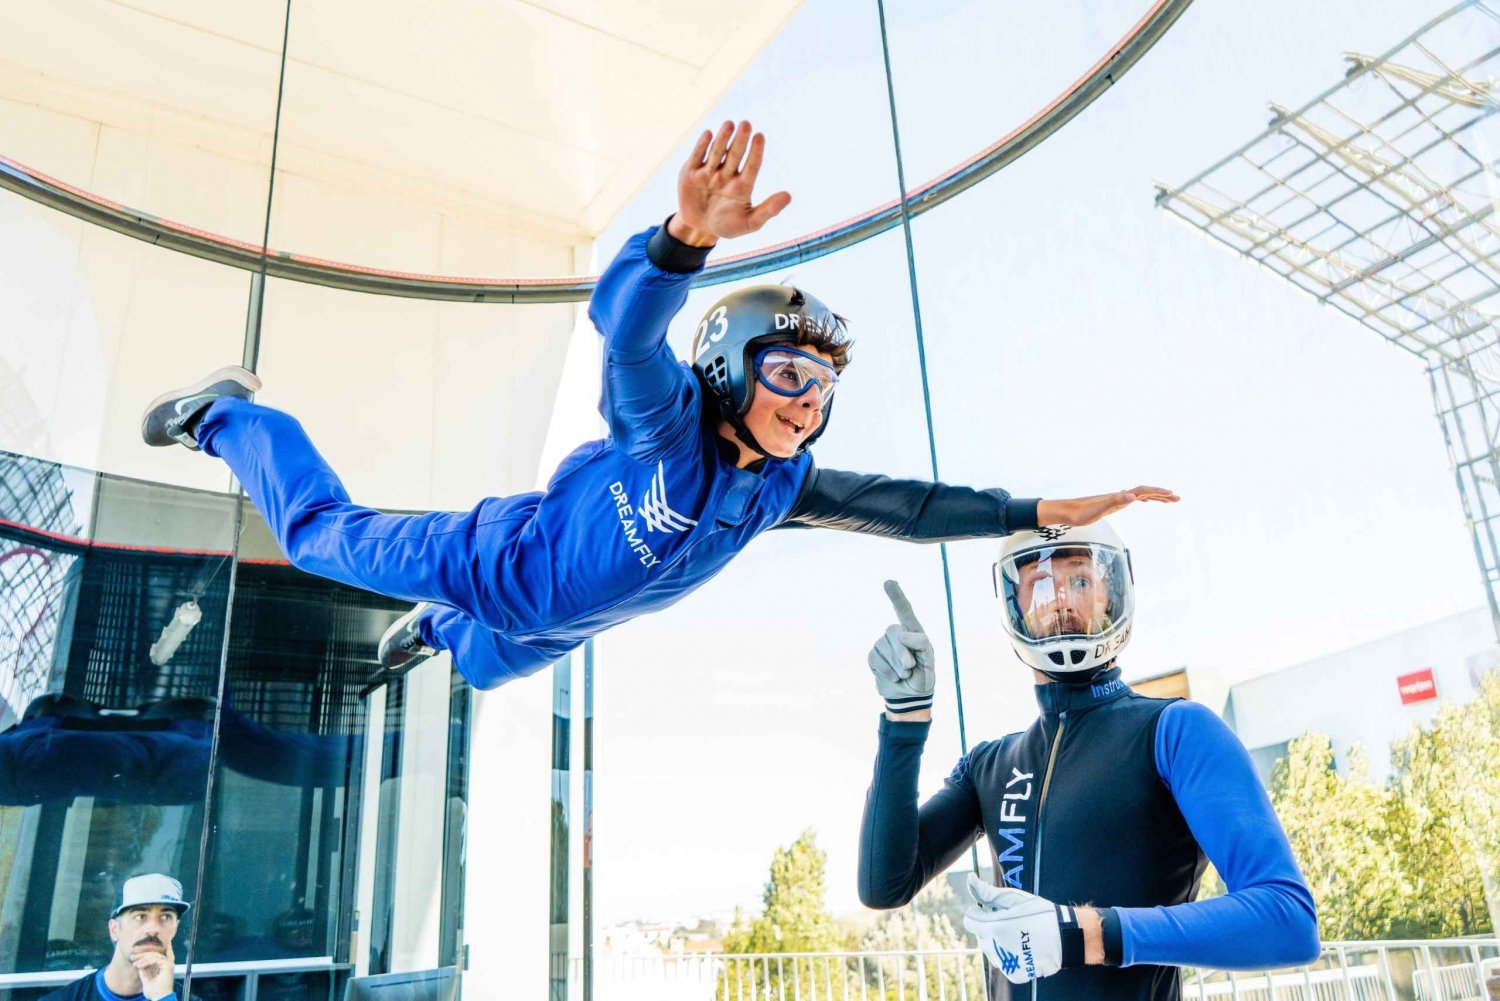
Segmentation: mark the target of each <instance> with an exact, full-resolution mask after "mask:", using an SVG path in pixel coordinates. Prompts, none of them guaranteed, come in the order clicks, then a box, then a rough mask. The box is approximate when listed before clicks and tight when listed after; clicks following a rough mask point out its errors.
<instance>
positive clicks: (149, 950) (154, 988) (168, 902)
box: [41, 872, 192, 1001]
mask: <svg viewBox="0 0 1500 1001" xmlns="http://www.w3.org/2000/svg"><path fill="white" fill-rule="evenodd" d="M191 906H192V904H190V903H188V902H187V901H185V900H183V899H182V884H181V883H179V882H177V880H175V879H173V878H172V877H171V876H164V875H162V874H161V873H159V872H152V873H146V874H144V875H140V876H131V877H130V878H129V879H127V880H126V881H125V883H124V885H122V886H121V887H120V895H119V897H118V898H116V900H115V909H114V910H113V911H111V912H110V915H109V937H110V938H111V939H112V940H113V941H114V943H115V952H114V955H113V956H111V957H110V960H109V963H108V964H106V965H105V966H104V968H103V969H100V970H95V971H94V972H92V973H89V974H88V975H86V976H83V977H79V978H78V979H77V980H75V981H73V982H72V983H71V984H67V985H66V986H63V987H59V988H58V989H57V990H55V991H52V992H51V993H49V994H45V995H43V996H42V999H41V1001H142V999H144V1001H163V999H167V998H170V999H172V1001H176V998H177V989H176V985H175V984H174V983H173V981H172V969H173V966H174V964H175V962H176V960H175V958H174V956H173V955H172V939H173V938H175V937H176V935H177V925H178V922H179V921H180V920H181V919H182V915H184V914H186V913H187V911H188V908H189V907H191Z"/></svg>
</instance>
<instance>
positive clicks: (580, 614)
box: [142, 122, 1176, 688]
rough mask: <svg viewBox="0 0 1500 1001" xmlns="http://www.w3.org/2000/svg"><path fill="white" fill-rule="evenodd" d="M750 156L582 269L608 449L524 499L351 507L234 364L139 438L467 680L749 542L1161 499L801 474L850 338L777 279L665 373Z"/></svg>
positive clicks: (915, 529)
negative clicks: (358, 592)
mask: <svg viewBox="0 0 1500 1001" xmlns="http://www.w3.org/2000/svg"><path fill="white" fill-rule="evenodd" d="M764 150H765V138H764V137H763V136H761V135H758V134H757V135H753V136H752V132H751V128H750V123H749V122H741V123H740V124H739V126H738V127H735V126H734V124H733V123H731V122H725V123H724V125H723V126H722V127H721V128H720V129H719V131H718V132H717V134H713V133H709V132H705V133H703V134H702V135H701V136H700V137H699V139H698V143H697V145H696V146H695V147H694V149H693V152H692V154H691V155H690V156H689V158H688V162H687V163H686V164H685V165H684V167H683V168H682V172H681V174H680V176H679V181H678V210H677V213H676V214H675V215H673V216H672V217H671V218H670V219H668V221H667V223H666V224H665V225H664V226H662V227H659V228H654V229H651V230H648V231H646V232H645V233H641V234H639V235H637V236H635V237H633V238H632V239H630V240H629V241H628V242H627V243H626V244H625V247H624V248H623V249H622V250H621V251H620V254H619V255H618V256H617V257H616V258H615V260H614V262H613V263H612V264H611V265H610V266H609V268H608V270H606V271H605V273H604V274H603V275H602V276H601V277H600V279H599V283H598V285H597V287H596V288H595V291H594V295H593V299H592V301H591V302H590V304H589V316H590V318H591V319H592V320H593V322H594V325H595V326H596V327H597V328H598V329H599V331H600V332H601V333H602V334H603V336H604V386H603V394H602V399H601V401H600V412H601V414H602V415H603V416H604V419H605V421H606V423H607V425H608V428H609V437H607V438H605V439H603V440H601V441H593V442H588V443H587V444H584V445H582V446H580V447H579V448H578V449H576V450H575V451H574V452H573V453H572V454H571V455H569V456H568V457H567V458H566V459H564V460H563V462H562V464H561V465H560V466H559V467H558V469H557V472H556V473H555V474H554V475H553V477H552V480H551V482H549V483H548V485H547V489H546V490H545V491H540V492H535V493H525V494H518V495H515V496H511V497H491V498H488V499H486V500H483V501H481V502H480V503H479V505H478V506H477V507H475V508H474V509H473V510H471V511H466V512H457V513H448V512H432V513H427V514H415V515H391V514H381V513H379V512H376V511H373V510H371V509H369V508H363V507H359V506H357V505H355V504H353V503H351V502H350V499H349V496H348V494H347V493H346V491H345V490H344V487H343V485H342V484H341V483H340V482H339V480H338V477H337V476H336V475H335V474H334V472H333V471H332V470H331V469H330V468H329V467H328V465H327V463H325V462H324V461H323V458H322V457H321V456H320V455H319V454H318V453H317V451H316V449H314V447H313V445H312V443H311V442H310V441H309V440H308V438H307V435H306V434H305V433H304V432H303V430H302V428H301V426H300V425H299V424H298V423H297V422H296V420H295V419H294V418H292V417H290V416H289V415H287V414H284V413H281V412H279V411H276V410H272V409H271V408H269V407H263V406H259V405H257V404H255V403H252V402H251V398H252V396H253V395H254V392H255V390H257V389H259V388H260V380H259V379H258V378H256V376H255V375H254V374H252V373H250V372H248V371H246V370H245V369H242V368H238V367H230V368H226V369H220V370H219V371H217V372H214V373H212V374H210V375H209V376H207V377H206V378H204V379H201V380H199V381H198V382H197V383H195V384H193V385H190V386H187V387H183V388H182V389H177V390H173V391H170V392H168V393H164V394H163V395H162V396H160V397H158V398H157V399H156V400H155V401H153V402H152V404H151V405H150V406H149V407H148V408H147V411H146V414H145V416H144V419H143V422H142V435H143V437H144V438H145V440H146V442H147V443H148V444H151V445H171V444H173V443H174V442H180V443H182V444H184V445H187V446H188V447H189V448H194V449H201V450H202V451H204V452H207V453H208V454H209V455H212V456H216V457H218V458H221V459H223V460H224V461H225V462H226V463H228V464H229V467H230V468H231V469H232V470H233V471H234V474H235V476H236V477H237V478H238V479H239V481H240V483H242V484H243V485H244V488H245V491H246V492H247V493H248V494H249V496H250V499H251V500H252V501H253V502H254V503H255V506H256V508H258V509H259V510H260V512H261V514H262V515H263V516H264V517H265V519H266V523H267V524H268V525H269V527H270V529H271V532H272V534H273V535H274V536H275V538H276V540H277V542H278V544H279V545H280V546H281V548H282V551H283V552H284V553H286V555H287V558H288V559H289V560H290V561H291V562H292V564H293V565H294V566H297V567H299V568H300V569H302V570H305V571H307V572H309V573H313V574H317V575H319V576H323V577H328V578H330V579H333V580H337V581H340V582H342V583H345V584H349V585H351V586H354V587H359V588H365V589H367V590H371V591H375V592H378V593H380V594H385V595H389V596H391V597H396V598H401V599H405V600H410V601H416V602H420V603H421V604H419V605H418V606H417V607H416V608H414V609H413V610H412V611H411V612H410V613H408V614H407V615H405V616H403V617H402V618H401V619H399V620H398V621H397V622H396V623H395V625H393V626H392V628H391V630H390V631H388V632H387V634H386V637H385V639H384V640H382V643H381V650H380V655H379V656H380V660H381V663H382V664H383V666H385V667H387V668H391V669H397V668H403V667H406V666H409V665H410V664H411V663H413V662H415V660H416V659H417V658H419V657H423V656H426V655H430V654H431V653H432V652H433V651H434V650H437V649H446V650H449V651H450V652H451V653H452V655H453V660H454V664H455V666H456V667H457V668H458V670H459V671H460V672H461V673H462V674H463V675H464V677H465V678H466V679H468V681H469V682H470V683H471V684H473V685H475V686H476V687H479V688H493V687H495V686H497V685H501V684H503V683H505V682H506V681H508V680H510V679H512V678H516V677H521V676H524V675H528V674H531V673H533V672H535V671H537V670H539V669H541V668H542V667H544V666H546V665H547V664H549V663H551V662H552V661H554V660H557V659H558V658H559V657H562V656H563V655H564V654H566V653H567V652H568V651H569V650H572V649H574V648H575V647H577V646H578V645H580V644H581V643H582V642H583V641H584V640H586V639H588V638H589V637H591V636H594V635H596V634H598V633H600V632H602V631H603V630H605V629H607V628H609V627H610V626H612V625H615V624H616V623H619V622H624V621H626V620H628V619H631V618H634V617H635V616H637V615H641V614H643V613H646V612H652V611H656V610H658V609H661V608H665V607H667V606H669V605H671V604H674V603H675V602H676V601H677V600H678V599H679V598H681V597H682V596H683V595H685V594H687V593H688V592H690V591H692V590H693V589H695V588H697V587H698V586H699V585H701V584H703V583H704V582H705V581H707V580H708V579H709V578H710V577H712V576H713V575H714V574H716V573H718V572H719V571H720V570H721V569H723V568H724V566H725V565H726V564H727V563H728V562H729V561H730V560H731V559H733V558H734V556H735V555H736V554H738V553H739V552H740V550H741V549H743V548H744V547H745V546H746V545H747V544H748V543H749V542H750V540H751V539H753V538H755V536H757V535H759V534H760V533H761V532H763V531H765V530H766V529H769V528H774V527H778V526H801V527H807V526H821V527H828V528H837V529H841V530H844V531H856V532H865V533H870V534H876V535H886V536H890V537H895V538H902V539H911V540H917V541H926V542H935V541H939V540H944V539H957V538H971V537H978V536H997V535H1005V534H1007V533H1009V532H1011V531H1013V530H1016V529H1022V528H1031V527H1034V526H1035V525H1036V524H1037V518H1038V507H1039V506H1040V508H1041V517H1042V518H1043V519H1045V520H1047V521H1066V522H1069V523H1072V524H1086V523H1088V522H1090V521H1093V520H1095V519H1097V518H1100V517H1103V516H1104V515H1105V514H1107V513H1109V512H1110V511H1113V510H1117V509H1119V508H1121V507H1123V506H1125V505H1127V504H1129V503H1131V502H1133V501H1135V500H1161V501H1172V500H1176V497H1175V496H1174V495H1173V494H1172V493H1171V492H1170V491H1167V490H1161V489H1159V488H1154V487H1139V488H1137V489H1136V490H1134V491H1122V492H1120V493H1114V494H1104V495H1100V496H1095V497H1085V498H1079V499H1075V500H1065V501H1037V500H1017V499H1013V498H1012V497H1011V496H1010V495H1009V494H1008V493H1006V492H1005V491H1003V490H998V489H996V490H973V489H969V488H967V487H950V486H947V485H944V484H941V483H928V482H920V481H897V480H891V479H888V478H886V477H881V476H868V475H863V474H853V473H841V472H838V471H835V470H818V469H816V468H814V466H813V463H812V458H811V456H810V455H808V453H807V447H808V445H810V444H811V443H812V441H813V440H814V439H816V438H817V437H818V435H820V434H821V433H822V431H823V430H824V427H825V426H826V422H827V420H828V415H829V412H830V409H831V406H832V397H833V393H834V390H835V389H836V387H837V385H838V380H839V373H840V372H841V371H842V369H843V368H844V366H845V364H847V362H848V350H849V341H848V338H847V336H846V334H845V325H844V321H843V319H842V318H840V317H839V316H837V315H836V314H834V313H833V312H831V311H830V310H829V309H828V308H827V307H826V306H824V305H823V304H822V303H821V302H819V301H818V300H817V299H815V298H813V297H812V296H810V295H807V294H805V293H804V292H802V291H800V290H798V289H795V288H790V287H786V286H776V285H772V286H756V287H751V288H744V289H740V290H738V291H736V292H733V293H731V294H730V295H728V296H726V297H724V298H723V299H721V300H720V301H719V302H717V303H715V305H714V306H713V307H712V308H711V309H710V310H709V311H708V314H707V315H706V316H705V317H704V319H703V322H702V323H701V324H700V325H699V327H698V331H697V336H696V338H695V341H694V351H693V365H692V367H691V368H689V367H688V366H685V365H683V364H681V363H680V362H679V361H677V359H676V358H675V357H674V356H673V355H672V353H671V352H670V350H669V349H668V348H667V344H666V335H667V326H668V324H669V323H670V321H671V320H672V318H673V316H675V315H676V313H677V312H678V311H679V310H680V309H681V308H682V305H683V303H684V301H685V300H686V298H687V294H688V290H689V288H690V287H691V286H692V283H693V279H694V277H695V276H696V275H697V274H698V273H699V272H700V271H701V270H702V268H703V263H704V261H705V259H706V258H707V256H708V252H709V250H710V249H711V248H712V247H713V246H714V244H715V243H717V241H718V240H720V239H727V238H731V237H735V236H741V235H744V234H746V233H753V232H755V231H756V230H758V229H760V228H761V226H763V225H765V223H766V222H767V221H768V220H770V219H771V218H772V217H773V216H775V215H776V214H777V213H779V212H780V211H781V210H782V209H784V208H785V207H786V206H787V204H788V203H789V202H790V201H791V196H790V195H788V194H787V193H786V192H778V193H777V194H774V195H772V196H771V197H769V198H767V199H765V200H764V201H763V202H761V203H759V204H755V203H754V202H753V201H752V199H751V194H752V190H753V188H754V185H755V178H756V174H757V173H758V172H759V170H760V165H761V160H762V157H763V155H764Z"/></svg>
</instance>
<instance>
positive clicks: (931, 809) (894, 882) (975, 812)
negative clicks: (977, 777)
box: [859, 713, 985, 908]
mask: <svg viewBox="0 0 1500 1001" xmlns="http://www.w3.org/2000/svg"><path fill="white" fill-rule="evenodd" d="M931 729H932V724H931V723H930V722H923V723H895V722H892V721H891V720H890V719H888V718H886V716H885V714H884V713H881V715H880V748H879V750H878V751H877V752H876V754H875V777H874V779H873V780H872V781H871V783H870V791H869V793H868V794H867V795H866V796H865V815H864V820H863V822H862V823H861V824H860V830H859V899H860V902H861V903H863V904H864V905H865V906H866V907H876V908H889V907H900V906H902V905H903V904H905V903H907V902H908V901H910V900H911V899H912V898H913V897H915V896H916V895H917V891H919V890H921V889H922V887H923V886H925V885H926V884H927V882H928V880H930V879H932V877H933V876H935V875H937V874H938V873H940V872H943V871H944V870H945V869H947V868H948V867H949V866H950V865H952V864H953V863H954V862H955V861H956V860H957V859H958V857H959V856H960V855H962V854H963V853H964V851H965V849H967V848H968V847H969V846H970V845H972V844H973V843H974V842H975V841H976V840H977V839H978V838H979V837H980V835H981V834H983V833H984V827H983V821H982V820H981V818H980V815H979V798H978V796H977V795H976V793H975V790H974V783H973V781H972V780H971V779H970V777H969V761H970V757H972V754H973V753H974V752H970V755H968V756H965V757H964V758H963V760H961V761H960V762H959V763H958V767H956V768H954V769H953V774H951V775H950V776H948V781H947V782H945V783H944V784H943V788H942V789H941V790H940V791H939V792H938V793H937V794H936V795H934V796H933V797H932V798H931V799H929V800H928V801H927V802H925V803H923V804H922V805H921V807H920V808H919V807H918V806H917V775H918V772H919V771H920V770H921V767H922V749H923V747H924V746H925V745H926V743H927V734H928V732H929V731H930V730H931ZM984 746H985V745H983V744H981V745H979V747H976V748H975V749H974V751H979V750H980V748H982V747H984Z"/></svg>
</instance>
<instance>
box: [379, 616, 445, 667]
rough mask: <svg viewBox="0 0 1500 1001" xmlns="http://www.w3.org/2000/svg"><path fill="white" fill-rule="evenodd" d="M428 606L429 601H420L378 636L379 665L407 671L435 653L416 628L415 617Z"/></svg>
mask: <svg viewBox="0 0 1500 1001" xmlns="http://www.w3.org/2000/svg"><path fill="white" fill-rule="evenodd" d="M430 607H431V604H430V603H429V602H426V601H424V602H421V603H420V604H418V605H416V606H415V607H414V608H412V610H411V611H409V612H407V613H406V614H405V615H403V616H401V618H399V619H397V620H396V621H395V622H392V623H391V627H390V628H389V629H387V630H386V631H385V635H384V636H382V637H380V654H379V657H380V666H381V667H383V668H385V669H386V670H387V671H409V670H411V669H412V668H413V667H416V666H417V665H418V664H420V663H421V662H422V661H424V660H426V659H427V658H428V657H431V656H432V655H433V654H435V653H437V651H436V650H434V649H433V648H432V647H430V646H428V645H427V644H425V643H423V642H422V634H421V633H420V632H419V631H418V630H417V619H418V618H419V617H421V615H422V613H423V612H425V611H427V609H428V608H430Z"/></svg>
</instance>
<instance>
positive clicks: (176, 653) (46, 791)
mask: <svg viewBox="0 0 1500 1001" xmlns="http://www.w3.org/2000/svg"><path fill="white" fill-rule="evenodd" d="M0 483H3V484H4V487H3V489H0V584H3V587H0V607H3V616H0V860H3V862H4V864H3V865H0V908H3V910H0V972H4V973H13V972H17V971H23V970H24V971H37V970H77V969H81V968H83V967H87V966H98V965H101V964H103V963H104V962H105V961H106V960H107V959H108V958H109V957H110V955H111V954H112V951H113V946H112V943H111V938H110V930H109V928H110V925H109V922H110V920H111V919H112V917H113V914H112V911H113V910H114V909H115V907H116V906H117V901H118V894H119V893H120V891H121V888H122V886H123V885H124V883H125V881H126V880H127V879H128V878H129V877H131V876H135V875H139V874H142V873H163V874H168V875H170V876H173V877H175V878H177V879H178V880H180V881H181V883H182V884H183V885H184V886H185V887H186V891H185V892H186V894H187V896H188V897H189V898H191V897H192V896H194V895H195V890H196V875H197V866H198V853H199V843H200V839H201V831H202V824H203V795H204V790H205V787H206V783H207V777H208V763H209V750H210V737H211V734H212V727H213V717H214V706H215V697H216V694H217V691H218V665H219V657H220V651H221V649H222V646H223V637H224V633H223V625H224V614H225V610H226V607H227V605H228V601H229V589H230V580H229V576H230V575H229V574H228V572H227V570H228V566H229V563H228V552H227V550H228V544H229V542H230V541H231V540H232V539H233V532H234V515H235V503H234V501H233V499H232V498H227V497H218V498H216V499H215V500H216V501H217V503H216V504H215V505H212V507H213V508H215V509H214V510H212V511H207V512H205V511H203V510H202V509H200V510H199V512H198V513H199V514H200V515H204V514H206V515H207V516H206V517H200V518H199V519H197V521H196V523H195V524H193V525H192V526H191V527H185V526H184V525H181V524H175V525H171V524H167V522H169V521H170V516H171V511H170V509H169V508H165V507H155V508H143V507H138V506H133V505H131V504H130V502H129V499H128V495H127V496H125V497H123V498H122V502H121V503H120V504H119V505H117V507H116V509H115V510H114V511H113V519H112V521H113V528H111V527H109V526H108V525H104V524H102V522H108V521H110V520H111V519H101V518H100V517H99V510H100V507H99V502H100V499H101V498H102V497H104V496H106V495H108V494H109V493H110V488H111V486H113V484H112V483H110V482H109V481H108V480H106V479H105V478H99V479H95V478H92V477H86V476H83V475H81V474H79V473H78V472H77V471H74V470H69V469H66V468H64V467H61V466H59V465H57V464H55V463H51V462H46V461H42V460H38V459H34V458H29V457H25V456H19V455H14V454H11V453H0ZM194 500H196V501H202V500H203V498H202V497H201V496H195V497H194ZM129 521H133V522H135V524H136V526H137V534H139V535H140V536H142V537H143V538H148V539H153V538H157V537H159V536H161V535H162V534H163V533H167V534H176V535H177V536H179V538H180V541H182V542H184V543H185V544H184V545H181V546H179V547H175V548H165V547H140V546H128V545H123V544H120V543H117V542H114V541H107V540H108V537H109V536H110V535H111V534H112V533H113V531H114V530H116V529H118V528H119V527H120V526H121V525H123V524H124V523H125V522H129ZM101 528H103V531H102V532H101ZM184 953H185V950H180V951H179V956H181V955H183V954H184Z"/></svg>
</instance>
